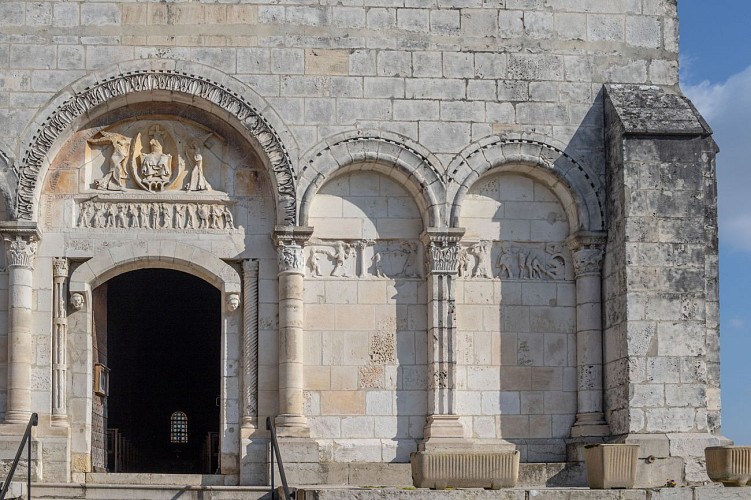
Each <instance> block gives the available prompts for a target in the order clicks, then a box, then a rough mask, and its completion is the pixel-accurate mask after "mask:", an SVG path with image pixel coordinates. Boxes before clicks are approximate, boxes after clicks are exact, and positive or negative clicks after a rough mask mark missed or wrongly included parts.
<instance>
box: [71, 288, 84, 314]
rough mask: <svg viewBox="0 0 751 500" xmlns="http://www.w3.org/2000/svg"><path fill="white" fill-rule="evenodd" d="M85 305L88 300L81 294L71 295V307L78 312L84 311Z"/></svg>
mask: <svg viewBox="0 0 751 500" xmlns="http://www.w3.org/2000/svg"><path fill="white" fill-rule="evenodd" d="M85 303H86V298H85V297H84V296H83V294H80V293H78V292H76V293H74V294H71V296H70V305H71V306H73V309H75V310H76V311H80V310H81V309H83V306H84V304H85Z"/></svg>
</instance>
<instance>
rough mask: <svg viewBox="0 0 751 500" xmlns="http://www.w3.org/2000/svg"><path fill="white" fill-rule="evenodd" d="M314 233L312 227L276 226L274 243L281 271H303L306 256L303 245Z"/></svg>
mask: <svg viewBox="0 0 751 500" xmlns="http://www.w3.org/2000/svg"><path fill="white" fill-rule="evenodd" d="M311 234H313V228H312V227H303V226H276V227H275V228H274V243H276V249H277V252H278V256H279V272H286V271H295V272H300V273H302V272H303V268H304V265H305V258H304V256H303V246H304V245H305V242H307V241H308V239H310V236H311Z"/></svg>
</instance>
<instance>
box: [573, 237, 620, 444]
mask: <svg viewBox="0 0 751 500" xmlns="http://www.w3.org/2000/svg"><path fill="white" fill-rule="evenodd" d="M567 243H568V246H569V249H571V251H572V256H573V261H574V272H575V274H576V369H577V384H578V387H577V389H578V393H577V395H578V411H577V413H576V422H575V423H574V426H573V428H572V429H571V437H588V436H590V437H591V436H607V435H609V434H610V429H609V427H608V424H607V423H606V422H605V414H604V413H603V393H602V390H603V373H602V260H603V257H604V251H603V249H604V245H605V237H604V236H601V235H597V234H589V233H577V234H575V235H573V236H572V237H570V238H569V240H568V242H567Z"/></svg>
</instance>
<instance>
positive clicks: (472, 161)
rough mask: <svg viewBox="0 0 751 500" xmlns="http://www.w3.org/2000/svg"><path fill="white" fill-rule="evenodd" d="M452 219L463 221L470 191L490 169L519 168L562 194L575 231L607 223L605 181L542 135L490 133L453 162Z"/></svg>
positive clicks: (449, 169) (451, 168)
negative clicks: (528, 137)
mask: <svg viewBox="0 0 751 500" xmlns="http://www.w3.org/2000/svg"><path fill="white" fill-rule="evenodd" d="M448 172H449V178H450V182H449V192H448V196H449V200H450V203H451V207H450V224H451V225H452V226H456V225H457V224H459V218H460V216H461V207H462V202H463V201H464V197H465V195H466V194H467V192H468V191H469V189H470V188H471V187H472V185H473V184H474V183H475V182H476V181H477V180H478V179H479V178H480V177H482V176H483V175H485V174H487V173H489V172H499V173H500V172H514V173H518V174H522V175H526V176H528V177H532V178H534V179H536V180H538V181H540V182H542V183H543V184H545V185H546V186H547V187H548V188H549V189H550V190H551V191H552V192H553V193H555V194H556V196H558V198H559V200H560V201H561V203H562V204H563V207H564V209H565V211H566V214H567V215H568V219H569V227H570V231H571V233H574V232H576V231H579V230H586V231H602V230H604V229H605V187H604V185H603V183H602V182H601V180H600V178H599V177H598V176H597V175H595V174H594V173H593V172H592V171H591V170H590V169H589V168H588V167H587V166H586V165H584V164H582V163H581V162H578V161H576V160H575V159H574V158H573V157H571V156H570V155H569V154H567V153H566V152H564V151H563V150H562V149H559V148H557V147H555V146H551V145H550V144H547V143H546V142H542V141H541V140H537V139H521V138H518V139H517V138H504V137H498V136H493V137H488V138H486V139H485V140H483V141H480V142H479V143H476V144H473V145H472V146H470V147H468V148H466V149H465V150H464V151H463V152H462V153H460V154H459V155H458V156H457V157H456V158H455V159H454V161H452V163H451V165H449V168H448Z"/></svg>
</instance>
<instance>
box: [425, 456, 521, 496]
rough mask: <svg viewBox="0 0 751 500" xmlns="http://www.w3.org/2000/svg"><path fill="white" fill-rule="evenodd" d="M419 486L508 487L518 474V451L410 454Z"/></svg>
mask: <svg viewBox="0 0 751 500" xmlns="http://www.w3.org/2000/svg"><path fill="white" fill-rule="evenodd" d="M410 461H411V463H412V480H413V481H414V484H415V486H416V487H418V488H433V489H437V490H443V489H446V488H447V487H453V488H490V489H494V490H496V489H499V488H511V487H513V486H515V485H516V481H517V479H518V477H519V452H518V451H516V450H515V451H510V452H503V453H435V452H423V451H418V452H416V453H413V454H412V455H411V456H410Z"/></svg>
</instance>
